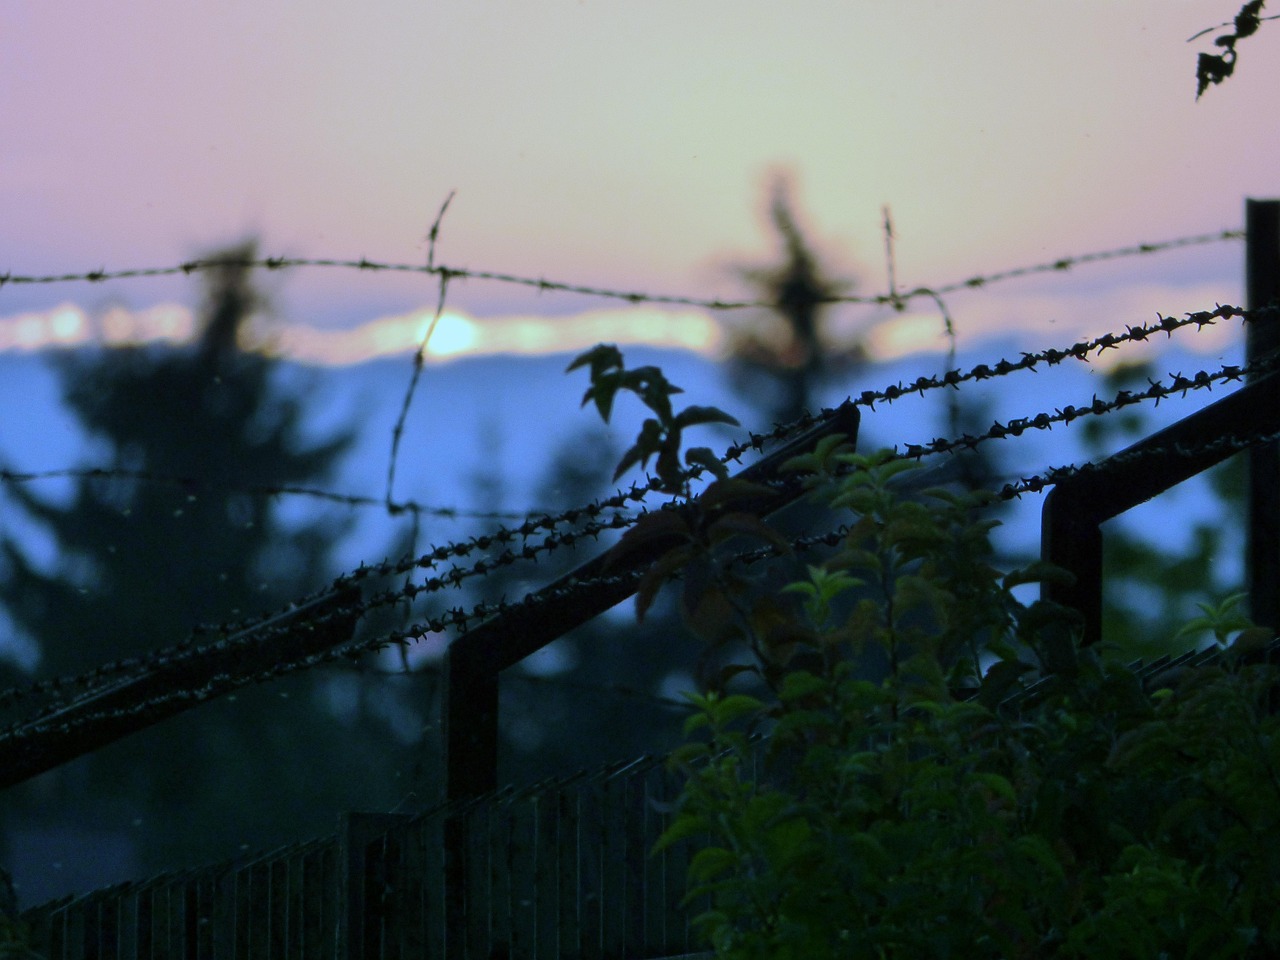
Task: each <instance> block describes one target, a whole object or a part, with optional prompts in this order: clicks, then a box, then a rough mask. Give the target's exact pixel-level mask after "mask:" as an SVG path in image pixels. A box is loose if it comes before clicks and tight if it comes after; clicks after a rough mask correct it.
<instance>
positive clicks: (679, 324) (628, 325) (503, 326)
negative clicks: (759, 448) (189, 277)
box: [0, 303, 724, 366]
mask: <svg viewBox="0 0 1280 960" xmlns="http://www.w3.org/2000/svg"><path fill="white" fill-rule="evenodd" d="M434 316H435V313H434V311H432V310H418V311H414V312H412V313H406V314H400V315H397V316H390V317H381V318H379V319H376V320H370V321H368V322H366V323H363V324H361V325H359V326H357V327H353V328H350V329H329V330H324V329H317V328H315V327H311V326H307V325H305V324H289V323H277V322H270V321H268V322H267V323H264V324H256V325H255V324H254V323H253V322H252V321H251V322H250V324H249V326H248V329H247V330H246V331H245V335H244V336H242V338H241V346H242V347H243V348H244V349H246V350H250V351H254V352H259V353H264V354H268V355H271V356H281V357H287V358H288V359H290V360H294V361H297V362H299V363H308V364H313V365H316V366H347V365H352V364H359V363H364V362H367V361H369V360H376V359H379V358H383V357H397V356H404V355H407V354H409V355H411V354H413V353H414V352H415V351H417V349H418V347H419V345H420V343H421V341H422V338H423V337H424V336H425V335H426V334H427V333H428V331H429V330H430V332H431V336H430V340H429V341H428V343H427V347H426V350H425V353H424V356H425V359H426V361H427V362H428V363H445V362H448V361H450V360H455V359H461V358H464V357H477V356H493V355H500V354H516V355H522V356H536V355H545V354H553V353H572V352H576V351H581V350H586V349H588V348H590V347H592V346H594V345H595V344H597V343H601V342H606V341H607V342H613V343H618V344H622V345H645V346H653V347H660V348H661V347H667V348H677V349H684V350H690V351H693V352H695V353H700V354H703V355H706V356H716V355H718V353H719V352H720V349H721V347H722V345H723V341H724V338H723V334H722V331H721V328H720V325H719V323H717V322H716V320H715V319H714V318H713V317H711V316H709V315H707V314H705V313H701V312H698V311H694V310H669V309H659V308H655V307H623V308H614V309H607V310H589V311H584V312H583V313H579V314H573V315H570V316H567V317H536V316H508V317H490V318H475V317H469V316H467V315H466V314H464V313H461V312H458V311H454V310H445V311H444V313H443V314H441V316H440V319H439V322H438V323H436V324H435V329H434V330H431V323H432V319H433V317H434ZM195 330H196V322H195V318H194V316H193V314H192V312H191V310H190V309H189V308H188V307H184V306H181V305H178V304H160V305H158V306H154V307H150V308H148V309H145V310H138V311H131V310H126V309H124V308H122V307H113V308H111V309H110V310H107V311H105V312H104V313H102V314H101V315H99V316H96V317H95V316H90V315H89V314H88V313H86V312H85V310H83V309H82V308H81V307H78V306H76V305H74V304H71V303H63V304H59V305H58V306H56V307H53V308H51V309H49V310H45V311H39V312H28V313H22V314H17V315H15V316H10V317H0V353H7V352H18V353H32V352H36V351H40V350H47V349H68V348H73V347H80V346H91V345H102V346H108V347H124V346H136V345H142V344H148V343H161V342H163V343H170V344H174V345H181V344H184V343H189V342H190V341H191V339H192V337H193V336H194V334H195Z"/></svg>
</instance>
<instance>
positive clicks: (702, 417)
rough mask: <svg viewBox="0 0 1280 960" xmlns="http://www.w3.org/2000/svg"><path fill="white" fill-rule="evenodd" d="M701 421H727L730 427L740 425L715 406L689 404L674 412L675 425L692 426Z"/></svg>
mask: <svg viewBox="0 0 1280 960" xmlns="http://www.w3.org/2000/svg"><path fill="white" fill-rule="evenodd" d="M701 423H727V424H729V426H731V427H736V426H739V425H740V424H739V423H738V421H737V420H736V419H735V418H734V417H731V416H729V414H727V413H725V412H724V411H723V410H721V409H719V408H717V407H699V406H690V407H685V408H684V409H683V410H681V411H680V412H679V413H678V414H676V419H675V425H676V426H677V427H681V428H683V427H693V426H697V425H698V424H701Z"/></svg>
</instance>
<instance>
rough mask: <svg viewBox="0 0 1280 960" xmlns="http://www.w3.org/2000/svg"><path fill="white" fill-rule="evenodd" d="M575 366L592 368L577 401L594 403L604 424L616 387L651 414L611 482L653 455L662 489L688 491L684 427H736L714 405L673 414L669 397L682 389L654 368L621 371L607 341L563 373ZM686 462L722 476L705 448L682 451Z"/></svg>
mask: <svg viewBox="0 0 1280 960" xmlns="http://www.w3.org/2000/svg"><path fill="white" fill-rule="evenodd" d="M579 367H590V369H591V386H589V387H587V392H586V393H585V394H583V397H582V405H583V406H584V407H585V406H586V405H587V404H588V403H592V402H594V403H595V405H596V409H597V410H598V411H599V412H600V417H601V418H602V419H603V420H604V422H605V423H608V422H609V417H610V416H611V414H612V413H613V401H614V398H615V397H616V396H617V394H618V391H619V390H628V391H630V392H632V393H634V394H635V395H636V396H637V397H639V398H640V400H641V402H642V403H643V404H644V405H645V406H646V407H648V408H649V409H650V410H651V411H653V414H654V416H652V417H649V418H647V419H646V420H645V421H644V424H643V426H642V427H641V428H640V436H639V437H637V438H636V442H635V444H634V445H633V446H631V447H630V448H629V449H628V450H627V452H626V453H624V454H623V455H622V459H621V460H620V461H619V462H618V467H617V469H616V470H615V471H614V474H613V479H615V480H617V479H618V478H619V477H620V476H622V475H623V474H624V473H626V472H627V470H628V469H630V468H631V467H633V466H635V465H636V464H639V465H640V466H641V467H647V466H648V465H649V459H650V458H651V457H656V458H657V461H656V463H655V470H656V471H657V474H658V478H659V480H661V482H662V489H663V490H664V491H666V492H667V493H673V494H678V493H687V492H688V478H687V476H686V475H685V473H684V472H683V470H682V468H681V463H680V446H681V440H682V439H683V435H684V431H685V429H686V428H688V427H693V426H697V425H699V424H705V423H727V424H730V425H731V426H737V425H738V421H737V420H735V419H734V418H733V417H731V416H729V414H727V413H725V412H724V411H723V410H718V409H716V408H715V407H699V406H692V407H686V408H685V409H684V410H681V411H680V412H679V413H675V412H674V410H673V409H672V406H671V398H672V397H673V396H674V395H675V394H677V393H684V391H683V390H681V389H680V388H679V387H677V386H675V385H674V384H672V383H671V382H670V381H668V380H667V378H666V376H665V375H664V374H663V373H662V371H661V370H659V369H658V368H657V367H652V366H646V367H636V368H635V369H634V370H628V369H626V366H625V365H624V363H623V359H622V352H621V351H620V350H619V349H618V348H617V347H616V346H614V345H612V344H600V345H598V346H596V347H593V348H592V349H590V350H588V351H587V352H586V353H583V354H581V355H579V356H578V357H576V358H575V359H574V360H573V362H572V363H570V364H569V366H568V368H567V369H566V371H565V372H566V373H568V372H570V371H573V370H577V369H578V368H579ZM685 462H686V463H687V464H698V465H700V466H702V467H705V468H707V469H710V470H711V471H712V472H713V473H716V474H717V475H718V476H723V472H722V471H723V470H724V466H723V464H721V463H720V461H719V460H718V459H716V456H715V454H713V453H712V452H711V450H710V449H709V448H707V447H694V448H693V449H691V450H689V451H688V452H687V453H686V454H685Z"/></svg>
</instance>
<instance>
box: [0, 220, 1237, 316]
mask: <svg viewBox="0 0 1280 960" xmlns="http://www.w3.org/2000/svg"><path fill="white" fill-rule="evenodd" d="M1243 237H1244V231H1243V230H1221V231H1218V232H1217V233H1204V234H1197V235H1195V236H1188V237H1178V238H1176V239H1173V240H1164V241H1160V242H1158V243H1140V244H1136V245H1133V246H1128V247H1119V248H1117V249H1113V250H1101V251H1097V252H1094V253H1085V254H1079V255H1076V256H1068V257H1060V258H1059V259H1057V260H1053V261H1049V262H1046V263H1038V264H1033V265H1031V266H1025V267H1015V268H1013V269H1009V270H1001V271H996V272H993V273H988V274H981V275H977V276H973V277H969V278H968V279H965V280H959V281H956V282H953V283H946V284H942V285H941V286H936V285H934V286H918V287H915V288H913V289H911V290H907V291H903V292H893V291H891V292H889V293H882V294H875V295H870V296H855V295H851V294H850V295H833V296H830V297H825V298H823V299H822V300H821V301H819V302H821V303H855V304H856V303H861V304H874V305H877V306H897V305H898V304H905V303H906V302H907V301H909V300H914V299H916V298H919V297H926V296H930V295H933V294H945V293H952V292H955V291H957V290H965V289H973V288H978V287H987V286H990V285H991V284H993V283H998V282H1001V281H1004V280H1012V279H1015V278H1017V277H1026V276H1031V275H1033V274H1037V273H1051V272H1055V271H1064V270H1070V269H1071V268H1072V267H1077V266H1083V265H1085V264H1091V263H1101V262H1103V261H1106V260H1116V259H1120V258H1123V257H1132V256H1140V255H1144V254H1152V253H1160V252H1163V251H1165V250H1173V249H1177V248H1180V247H1189V246H1197V245H1201V244H1208V243H1217V242H1220V241H1224V240H1239V239H1242V238H1243ZM215 266H223V267H226V266H233V267H261V268H264V269H267V270H283V269H286V268H296V267H328V268H339V269H349V270H366V271H373V272H388V273H425V274H434V275H436V276H442V277H443V276H445V275H448V276H449V277H450V278H452V279H458V280H485V281H492V282H494V283H506V284H514V285H517V286H524V287H532V288H534V289H536V290H538V291H539V292H545V291H556V292H560V293H572V294H578V295H581V296H588V297H602V298H605V299H612V300H622V301H625V302H627V303H655V304H669V305H673V306H686V307H699V308H701V309H704V310H743V309H769V308H772V307H773V306H775V304H772V303H770V302H768V301H765V300H725V299H721V298H712V299H708V298H704V297H694V296H681V295H667V294H655V293H645V292H641V291H625V290H616V289H610V288H607V287H593V286H589V285H586V284H579V283H568V282H564V281H558V280H547V279H545V278H537V277H524V276H518V275H516V274H510V273H501V272H497V271H492V270H468V269H465V268H460V267H449V266H437V265H435V264H434V263H431V264H429V265H427V266H423V265H421V264H411V263H386V262H379V261H375V260H369V259H367V258H364V257H362V258H361V259H359V260H349V259H347V260H344V259H339V258H331V257H266V258H263V259H245V260H217V261H213V260H189V261H186V262H185V263H180V264H176V265H174V266H169V267H147V268H135V269H126V270H108V269H106V268H105V267H103V268H99V269H97V270H91V271H87V272H81V273H61V274H46V275H27V274H15V273H0V289H2V288H3V287H4V286H5V284H10V283H12V284H50V283H78V282H87V283H102V282H104V281H107V280H129V279H137V278H145V277H164V276H175V275H177V274H191V273H195V272H197V271H200V270H207V269H210V268H212V267H215Z"/></svg>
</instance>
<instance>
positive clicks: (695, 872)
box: [689, 847, 738, 882]
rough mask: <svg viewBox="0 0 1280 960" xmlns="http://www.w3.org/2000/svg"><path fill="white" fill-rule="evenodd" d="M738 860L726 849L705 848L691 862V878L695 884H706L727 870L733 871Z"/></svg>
mask: <svg viewBox="0 0 1280 960" xmlns="http://www.w3.org/2000/svg"><path fill="white" fill-rule="evenodd" d="M737 862H738V858H737V857H736V856H735V855H734V854H733V853H732V852H730V851H729V850H726V849H725V848H724V847H705V848H703V849H702V850H699V851H698V852H697V853H695V854H694V855H693V859H692V860H690V861H689V876H690V878H691V879H692V880H693V881H695V882H705V881H707V880H710V879H711V878H713V877H716V876H718V875H720V874H722V873H724V872H725V871H727V870H731V869H732V868H733V866H734V865H735V864H736V863H737Z"/></svg>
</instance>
